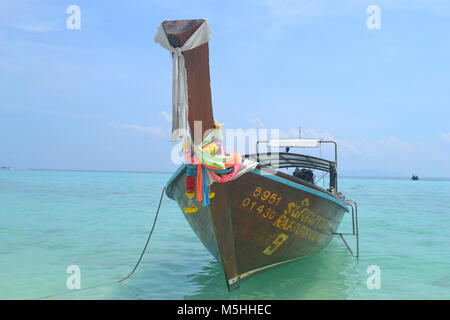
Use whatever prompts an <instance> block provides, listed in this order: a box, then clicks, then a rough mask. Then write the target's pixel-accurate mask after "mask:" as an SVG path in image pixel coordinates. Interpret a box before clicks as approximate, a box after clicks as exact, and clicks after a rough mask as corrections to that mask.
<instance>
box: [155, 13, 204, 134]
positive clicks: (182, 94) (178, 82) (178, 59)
mask: <svg viewBox="0 0 450 320" xmlns="http://www.w3.org/2000/svg"><path fill="white" fill-rule="evenodd" d="M210 39H211V30H210V28H209V25H208V21H207V20H205V21H204V22H203V23H202V24H201V26H200V27H199V28H198V29H197V30H196V31H195V32H194V33H193V34H192V36H191V37H190V38H189V39H188V40H187V41H186V42H185V43H184V45H183V46H181V47H177V48H175V47H172V46H171V45H170V43H169V40H168V39H167V34H166V32H165V30H164V27H163V25H162V24H161V25H160V26H159V27H158V33H157V34H156V36H155V41H156V42H157V43H159V44H160V45H161V46H162V47H164V48H166V49H167V50H169V51H170V52H172V65H173V69H172V71H173V72H172V141H176V140H178V139H179V138H182V137H185V135H186V134H188V133H189V125H188V108H189V106H188V92H187V76H186V67H185V63H184V55H183V52H184V51H187V50H192V49H194V48H197V47H198V46H201V45H202V44H204V43H206V42H208V41H209V40H210Z"/></svg>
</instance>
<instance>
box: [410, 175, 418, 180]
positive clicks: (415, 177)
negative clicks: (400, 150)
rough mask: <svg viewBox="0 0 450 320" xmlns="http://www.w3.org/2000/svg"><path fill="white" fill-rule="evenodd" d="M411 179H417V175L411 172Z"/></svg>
mask: <svg viewBox="0 0 450 320" xmlns="http://www.w3.org/2000/svg"><path fill="white" fill-rule="evenodd" d="M411 180H419V176H418V175H415V174H413V175H412V176H411Z"/></svg>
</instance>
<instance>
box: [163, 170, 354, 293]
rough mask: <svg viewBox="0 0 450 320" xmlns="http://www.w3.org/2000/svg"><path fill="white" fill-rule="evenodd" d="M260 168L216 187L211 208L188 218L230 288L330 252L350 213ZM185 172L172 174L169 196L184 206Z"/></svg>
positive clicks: (315, 192) (303, 185)
mask: <svg viewBox="0 0 450 320" xmlns="http://www.w3.org/2000/svg"><path fill="white" fill-rule="evenodd" d="M293 180H295V179H292V177H289V176H287V175H282V174H281V173H279V172H277V171H275V170H272V171H269V170H267V169H265V170H264V171H261V170H260V169H259V168H257V169H255V170H252V171H250V172H247V173H245V174H244V175H242V176H241V177H239V178H238V179H235V180H232V181H230V182H228V183H223V184H222V183H214V184H213V185H211V190H212V191H213V192H214V193H215V196H214V197H213V198H212V199H211V204H210V205H209V206H208V207H204V208H203V207H201V206H200V205H199V208H200V209H199V211H197V212H196V213H184V216H185V217H186V219H187V221H188V222H189V224H190V226H191V227H192V229H193V230H194V232H195V233H196V235H197V236H198V238H199V239H200V240H201V241H202V243H203V244H204V246H205V247H206V248H207V249H208V250H209V252H211V254H212V255H213V256H214V257H215V258H216V259H218V260H219V261H220V262H221V263H222V266H223V269H224V273H225V277H226V280H227V285H228V287H229V289H234V288H236V287H238V286H239V283H240V280H241V279H244V278H246V277H248V276H250V275H252V274H254V273H256V272H258V271H261V270H264V269H267V268H270V267H273V266H276V265H278V264H281V263H285V262H289V261H292V260H296V259H300V258H303V257H306V256H309V255H311V254H314V253H316V252H318V251H320V250H322V249H323V248H324V247H326V246H327V245H328V244H329V242H330V241H331V240H332V238H333V236H334V233H335V232H336V230H337V228H338V227H339V224H340V222H341V220H342V218H343V216H344V214H345V213H346V212H348V208H347V206H346V204H345V203H344V202H342V201H341V200H339V199H337V198H335V197H333V196H332V195H331V194H329V193H327V192H324V191H321V190H319V189H320V188H317V187H314V185H309V184H308V183H306V182H302V181H301V180H299V179H297V180H298V181H293ZM185 181H186V179H185V168H184V166H182V167H180V169H179V170H178V171H177V172H176V173H175V174H174V175H173V177H172V179H171V180H170V181H169V183H168V185H167V189H166V193H167V195H168V196H169V197H170V198H172V199H174V200H176V201H177V202H178V205H179V206H180V208H181V209H182V210H183V208H184V206H185V201H186V198H185Z"/></svg>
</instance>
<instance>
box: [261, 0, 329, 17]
mask: <svg viewBox="0 0 450 320" xmlns="http://www.w3.org/2000/svg"><path fill="white" fill-rule="evenodd" d="M262 3H263V4H264V5H265V6H266V7H267V8H268V9H269V11H270V13H271V14H272V15H274V16H279V17H295V16H303V15H308V16H311V15H316V14H317V13H318V11H320V10H319V9H320V7H321V4H320V1H318V0H265V1H263V2H262Z"/></svg>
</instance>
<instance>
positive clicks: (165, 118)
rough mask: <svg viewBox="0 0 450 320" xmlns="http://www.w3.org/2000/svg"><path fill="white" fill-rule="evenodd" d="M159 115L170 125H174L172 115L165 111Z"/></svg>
mask: <svg viewBox="0 0 450 320" xmlns="http://www.w3.org/2000/svg"><path fill="white" fill-rule="evenodd" d="M159 114H160V115H161V116H162V117H163V118H164V120H166V121H167V122H169V123H172V115H170V114H168V113H167V112H165V111H161V112H160V113H159Z"/></svg>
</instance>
